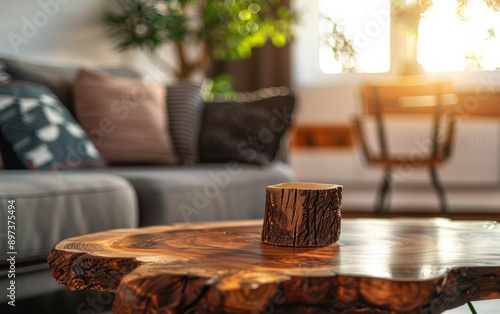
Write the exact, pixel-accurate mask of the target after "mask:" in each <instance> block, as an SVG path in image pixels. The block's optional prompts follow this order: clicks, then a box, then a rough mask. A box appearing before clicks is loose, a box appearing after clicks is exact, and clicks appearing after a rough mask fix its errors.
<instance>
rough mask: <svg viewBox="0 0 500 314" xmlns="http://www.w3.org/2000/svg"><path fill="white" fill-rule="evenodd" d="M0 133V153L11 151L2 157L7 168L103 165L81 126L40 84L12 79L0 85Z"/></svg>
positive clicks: (64, 167)
mask: <svg viewBox="0 0 500 314" xmlns="http://www.w3.org/2000/svg"><path fill="white" fill-rule="evenodd" d="M0 133H1V136H0V150H1V151H2V154H3V155H4V157H5V155H6V152H9V153H12V154H11V155H10V157H9V159H8V160H5V158H4V163H5V168H7V169H9V168H25V169H38V170H69V169H76V168H82V167H87V166H103V161H102V159H101V156H100V155H99V152H98V151H97V149H96V148H95V146H94V145H93V144H92V142H90V141H89V139H88V138H87V136H86V135H85V132H84V131H83V130H82V128H81V127H80V126H79V125H78V124H77V123H76V122H75V121H74V119H73V118H72V117H71V115H70V113H69V112H68V110H67V109H66V108H64V106H62V105H61V103H60V102H59V100H58V98H57V97H56V96H55V95H54V94H53V93H52V92H50V91H49V90H48V89H47V88H45V87H42V86H38V85H34V84H30V83H25V82H20V81H14V82H12V83H11V84H9V85H6V86H3V87H0ZM7 155H8V154H7ZM12 156H14V157H15V158H17V161H18V163H17V164H16V161H15V160H12V159H13V158H11V157H12Z"/></svg>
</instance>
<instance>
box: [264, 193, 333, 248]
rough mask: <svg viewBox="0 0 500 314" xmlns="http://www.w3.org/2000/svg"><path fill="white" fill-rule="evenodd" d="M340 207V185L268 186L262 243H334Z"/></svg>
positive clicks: (303, 244)
mask: <svg viewBox="0 0 500 314" xmlns="http://www.w3.org/2000/svg"><path fill="white" fill-rule="evenodd" d="M341 207H342V186H341V185H331V184H316V183H283V184H278V185H272V186H268V187H267V188H266V213H265V216H264V227H263V228H262V242H264V243H267V244H274V245H282V246H326V245H330V244H332V243H334V242H337V241H338V239H339V236H340V208H341Z"/></svg>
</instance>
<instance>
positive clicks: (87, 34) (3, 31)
mask: <svg viewBox="0 0 500 314" xmlns="http://www.w3.org/2000/svg"><path fill="white" fill-rule="evenodd" d="M113 3H114V2H113V1H102V0H16V1H12V0H11V1H8V0H0V54H3V55H11V56H12V55H14V56H18V57H22V58H28V59H31V60H35V61H45V62H49V63H56V64H68V65H81V64H87V65H95V66H98V65H108V66H109V65H122V64H128V65H129V66H131V67H132V68H135V69H137V70H138V71H139V72H141V73H142V74H144V75H154V76H156V77H155V78H154V79H159V78H158V77H161V79H162V80H164V81H168V80H171V79H172V77H171V76H169V75H167V76H166V77H165V73H164V71H163V70H164V67H163V70H162V71H160V72H159V71H158V68H160V66H159V63H158V62H157V61H152V59H151V57H150V55H148V54H147V53H144V52H142V51H139V50H137V49H136V50H133V51H127V52H123V53H122V52H118V51H116V50H115V49H114V47H113V45H112V41H111V40H110V38H109V37H107V34H106V28H105V26H104V25H103V23H102V21H101V19H102V16H103V13H104V11H106V10H109V9H110V7H111V6H112V5H113ZM161 53H162V54H163V56H164V58H165V59H170V62H171V63H172V62H175V58H174V57H173V55H172V53H171V52H170V50H169V48H168V47H166V48H165V49H162V51H161ZM153 60H154V59H153Z"/></svg>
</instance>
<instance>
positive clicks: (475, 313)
mask: <svg viewBox="0 0 500 314" xmlns="http://www.w3.org/2000/svg"><path fill="white" fill-rule="evenodd" d="M467 305H468V306H469V310H470V312H471V313H472V314H477V312H476V309H475V308H474V305H472V303H471V302H467Z"/></svg>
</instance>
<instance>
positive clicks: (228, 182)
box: [92, 162, 295, 226]
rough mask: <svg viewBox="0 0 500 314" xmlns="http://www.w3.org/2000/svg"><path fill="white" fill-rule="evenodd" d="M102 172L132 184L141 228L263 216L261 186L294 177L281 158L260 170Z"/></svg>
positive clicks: (233, 166)
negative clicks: (115, 175) (121, 177)
mask: <svg viewBox="0 0 500 314" xmlns="http://www.w3.org/2000/svg"><path fill="white" fill-rule="evenodd" d="M92 171H95V170H92ZM106 171H108V172H111V173H113V174H117V175H120V176H123V177H124V178H126V179H127V180H129V181H130V182H131V183H132V184H133V185H134V187H135V189H136V191H137V196H138V199H139V208H140V219H139V221H140V225H142V226H146V225H159V224H170V223H176V222H191V221H214V220H236V219H253V218H262V217H263V216H264V204H265V187H266V186H268V185H273V184H277V183H281V182H290V181H294V180H295V173H294V172H293V170H292V169H291V167H290V166H289V165H288V164H286V163H283V162H274V163H271V164H270V165H269V166H268V167H265V168H261V167H259V166H257V165H249V164H238V163H226V164H201V165H196V166H191V167H186V166H152V167H134V168H131V167H129V168H107V169H106Z"/></svg>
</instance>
